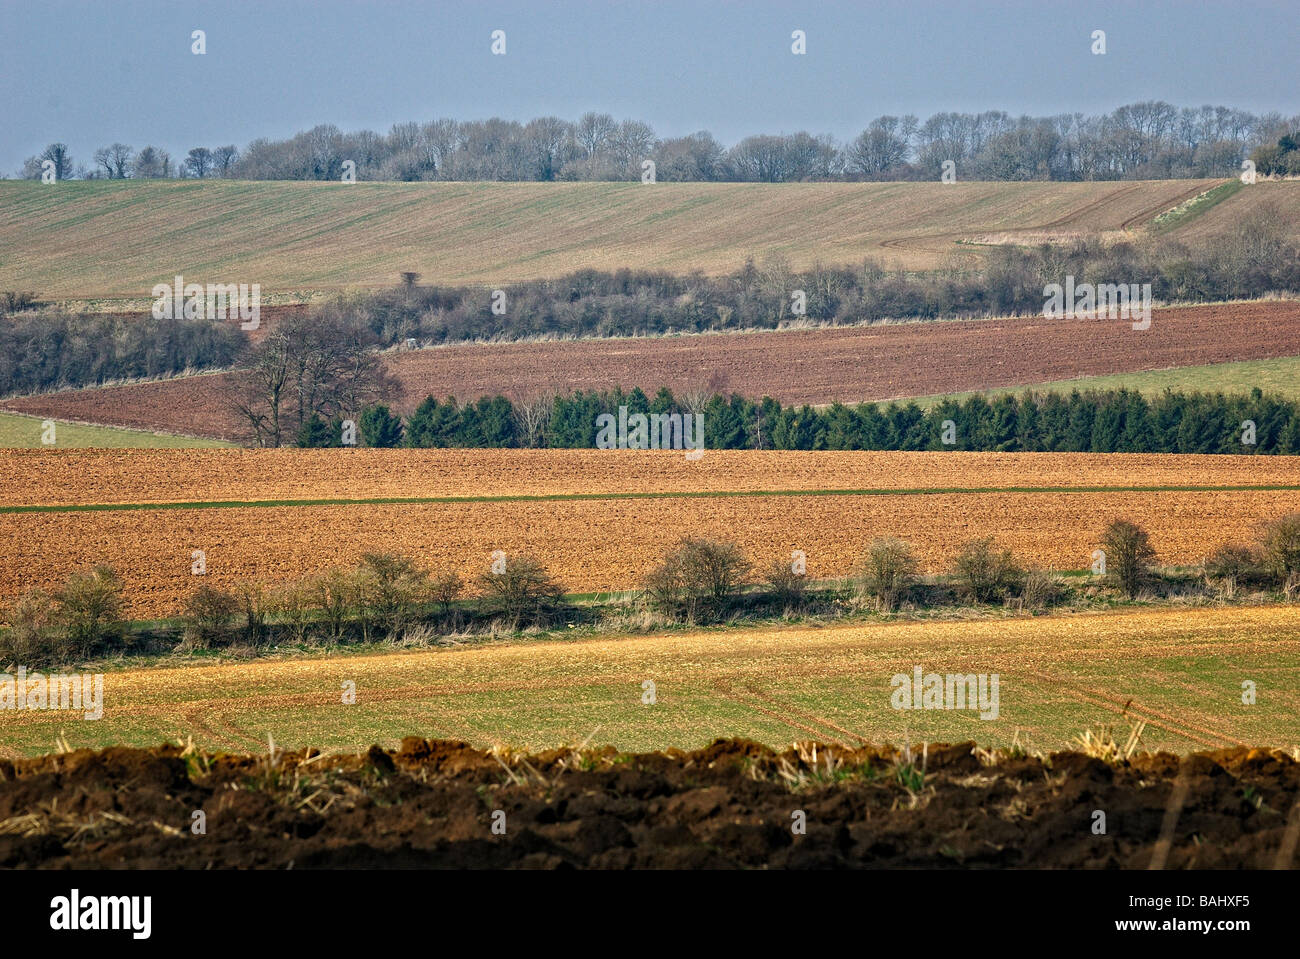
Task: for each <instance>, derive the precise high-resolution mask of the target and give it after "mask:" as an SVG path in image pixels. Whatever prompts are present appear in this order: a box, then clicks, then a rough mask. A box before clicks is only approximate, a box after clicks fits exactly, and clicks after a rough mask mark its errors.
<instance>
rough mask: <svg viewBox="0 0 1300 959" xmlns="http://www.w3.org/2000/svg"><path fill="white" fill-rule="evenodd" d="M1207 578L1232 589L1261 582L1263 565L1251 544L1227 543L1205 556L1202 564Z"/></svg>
mask: <svg viewBox="0 0 1300 959" xmlns="http://www.w3.org/2000/svg"><path fill="white" fill-rule="evenodd" d="M1201 568H1202V570H1203V571H1204V573H1205V578H1206V579H1210V580H1217V581H1219V582H1222V583H1224V584H1225V585H1226V586H1228V587H1229V588H1230V589H1233V588H1236V587H1237V586H1242V585H1246V584H1248V583H1254V582H1260V581H1261V579H1262V577H1263V573H1264V570H1263V566H1262V564H1261V562H1260V557H1259V555H1258V554H1257V553H1256V552H1255V551H1254V550H1253V549H1251V548H1250V547H1249V546H1241V545H1238V544H1235V543H1225V544H1224V545H1222V546H1220V547H1218V548H1217V549H1216V550H1215V551H1214V552H1213V553H1211V554H1210V555H1209V556H1207V557H1206V558H1205V562H1204V563H1203V564H1202V566H1201Z"/></svg>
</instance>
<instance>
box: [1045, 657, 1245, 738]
mask: <svg viewBox="0 0 1300 959" xmlns="http://www.w3.org/2000/svg"><path fill="white" fill-rule="evenodd" d="M1029 675H1031V676H1034V677H1035V678H1037V679H1039V680H1041V681H1042V682H1044V683H1047V684H1048V685H1050V686H1052V687H1055V688H1056V689H1059V690H1060V691H1061V692H1063V693H1065V694H1066V695H1068V696H1070V697H1072V698H1074V699H1077V700H1078V701H1079V702H1082V703H1087V704H1088V705H1090V706H1100V707H1102V708H1103V709H1106V710H1108V711H1110V712H1113V713H1115V714H1116V715H1118V716H1132V717H1133V718H1134V719H1138V720H1142V721H1143V722H1145V723H1147V724H1148V725H1150V726H1155V727H1156V728H1158V729H1163V730H1164V731H1165V732H1168V733H1173V734H1174V735H1175V736H1181V737H1183V738H1184V739H1187V740H1189V741H1191V742H1194V743H1196V744H1197V745H1199V746H1205V747H1208V748H1210V749H1221V748H1224V747H1230V746H1245V745H1246V743H1243V742H1242V741H1241V740H1239V739H1234V738H1232V737H1231V736H1225V735H1223V734H1222V733H1218V732H1215V731H1214V730H1212V729H1206V728H1205V727H1204V726H1200V725H1198V724H1195V723H1190V722H1186V721H1184V720H1179V719H1175V718H1174V717H1172V716H1170V715H1169V714H1167V713H1164V712H1161V711H1160V710H1158V709H1155V708H1153V707H1150V706H1146V705H1143V704H1142V703H1138V702H1136V701H1133V700H1128V699H1125V698H1124V697H1116V696H1113V695H1111V694H1110V693H1107V692H1104V691H1102V690H1097V689H1091V688H1089V687H1087V686H1083V685H1080V684H1079V683H1076V682H1072V681H1070V680H1068V679H1064V678H1062V677H1060V676H1056V675H1053V674H1051V673H1045V672H1042V671H1041V670H1038V671H1031V672H1030V674H1029ZM1216 740H1218V741H1217V742H1216Z"/></svg>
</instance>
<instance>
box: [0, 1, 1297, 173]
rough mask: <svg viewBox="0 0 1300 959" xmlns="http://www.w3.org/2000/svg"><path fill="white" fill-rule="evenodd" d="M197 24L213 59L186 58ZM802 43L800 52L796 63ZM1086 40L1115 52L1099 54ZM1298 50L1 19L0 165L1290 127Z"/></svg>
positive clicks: (1150, 26) (83, 15) (1164, 10)
mask: <svg viewBox="0 0 1300 959" xmlns="http://www.w3.org/2000/svg"><path fill="white" fill-rule="evenodd" d="M195 29H202V30H205V31H206V33H207V51H208V52H207V54H206V56H194V55H193V54H191V52H190V42H191V41H190V32H191V31H192V30H195ZM494 29H503V30H505V31H506V35H507V54H506V56H504V57H497V56H492V55H491V53H490V51H489V45H490V38H489V35H490V33H491V32H492V31H493V30H494ZM794 29H802V30H804V31H806V33H807V43H808V53H807V55H806V56H802V57H800V56H794V55H792V54H791V52H790V42H791V41H790V33H791V31H792V30H794ZM1094 29H1102V30H1105V31H1106V33H1107V43H1108V48H1109V49H1108V53H1107V55H1106V56H1093V55H1092V54H1091V52H1090V50H1089V46H1090V43H1091V40H1090V37H1089V35H1090V34H1091V32H1092V31H1093V30H1094ZM1297 51H1300V3H1297V2H1296V0H1244V2H1243V0H1236V2H1231V3H1215V2H1168V0H1166V2H1142V0H1127V2H1095V3H1061V2H1054V0H1039V2H1028V0H1002V2H985V3H974V2H965V3H962V2H928V0H861V2H856V3H852V2H826V3H821V2H811V0H805V2H803V3H790V2H776V0H755V2H744V3H742V2H722V0H673V2H656V3H651V2H625V3H611V2H573V0H564V2H549V0H533V2H473V3H469V2H462V3H455V4H453V3H438V2H430V0H425V2H415V0H393V2H361V0H315V2H298V0H292V2H290V0H255V2H192V0H141V2H131V0H91V2H60V0H42V2H38V3H33V2H30V0H0V104H3V122H2V123H0V170H3V171H5V172H6V173H8V174H9V175H13V173H14V172H15V171H16V170H17V168H18V167H19V166H20V165H21V163H22V160H23V158H24V157H27V156H31V155H32V154H34V153H36V152H38V151H39V150H40V149H41V148H42V147H44V146H45V144H47V143H49V142H51V141H54V140H63V141H64V142H66V143H68V145H69V146H70V148H71V152H72V155H73V158H74V160H75V161H76V162H77V163H78V164H83V163H84V164H86V165H87V166H89V165H91V153H92V152H93V150H94V149H95V148H96V147H97V146H102V145H105V144H107V143H110V142H112V141H114V140H121V141H123V142H125V143H128V144H131V145H132V146H134V147H136V148H137V149H138V148H139V147H142V146H144V145H145V144H146V143H153V144H155V145H158V146H161V147H163V148H165V149H168V150H169V151H170V152H171V153H172V155H173V157H182V156H183V155H184V152H185V151H186V150H188V149H189V148H190V147H192V146H200V145H203V146H216V145H219V144H222V143H234V144H236V145H237V146H240V147H243V145H244V144H246V143H247V142H248V141H249V140H250V139H252V138H254V137H259V136H267V137H273V138H281V137H286V136H289V135H291V134H293V133H295V132H297V131H298V130H302V129H306V128H308V127H311V126H314V125H315V124H317V123H334V124H337V125H338V126H339V127H341V128H343V129H345V130H348V129H357V128H360V127H369V128H371V129H375V130H378V131H380V132H383V131H385V130H386V129H387V128H388V127H389V126H390V125H391V124H392V123H395V122H399V121H405V120H430V119H433V118H435V117H438V116H450V117H454V118H456V119H476V118H483V117H488V116H493V115H496V116H502V117H506V118H510V119H520V120H524V119H528V118H531V117H534V116H541V115H548V114H554V115H556V116H560V117H564V118H566V119H576V117H577V116H578V115H580V114H581V113H583V112H585V111H586V110H601V111H606V112H609V113H612V114H614V115H615V116H616V117H618V118H620V119H622V118H624V117H633V118H636V119H640V120H645V121H647V122H649V123H650V124H652V125H653V126H654V128H655V130H656V132H657V133H658V134H659V135H660V136H666V135H680V134H684V133H690V132H692V131H694V130H698V129H708V130H711V131H712V132H713V133H714V134H715V135H716V136H717V137H718V138H719V139H720V140H721V141H722V142H723V143H724V144H727V145H730V144H731V143H733V142H735V141H736V140H737V139H739V138H740V137H742V136H745V135H748V134H751V133H759V132H771V133H775V132H793V131H795V130H799V129H806V130H808V131H809V132H812V133H831V134H833V135H834V136H836V137H837V138H838V139H841V140H844V139H847V138H849V137H852V136H854V135H856V134H857V133H858V132H859V131H860V130H861V129H862V128H863V127H864V126H865V125H866V124H867V122H868V121H869V120H870V119H871V118H872V117H874V116H877V115H879V114H881V113H916V114H918V115H919V116H921V118H922V119H924V118H925V116H927V115H928V114H930V113H933V112H936V111H938V110H984V109H1001V110H1006V111H1008V112H1010V113H1012V114H1013V115H1016V114H1021V113H1030V114H1035V115H1043V114H1052V113H1060V112H1067V111H1069V112H1073V111H1081V112H1084V113H1098V112H1105V111H1109V110H1111V109H1113V108H1114V107H1116V106H1119V105H1121V104H1123V103H1127V102H1132V101H1135V100H1146V99H1164V100H1168V101H1169V102H1171V103H1174V104H1175V105H1178V106H1198V105H1200V104H1202V103H1213V104H1216V105H1218V104H1222V105H1225V106H1234V107H1241V108H1244V109H1249V110H1253V111H1255V112H1266V111H1269V110H1278V111H1281V112H1283V113H1286V114H1294V113H1297V112H1300V57H1298V55H1297Z"/></svg>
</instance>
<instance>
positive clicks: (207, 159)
mask: <svg viewBox="0 0 1300 959" xmlns="http://www.w3.org/2000/svg"><path fill="white" fill-rule="evenodd" d="M185 168H186V169H187V170H189V171H190V173H192V174H194V175H195V176H196V177H198V178H199V179H200V180H202V179H203V178H204V177H205V176H207V175H208V171H209V170H210V169H212V151H211V150H209V149H208V148H207V147H195V148H194V149H193V150H191V151H190V152H189V156H187V157H186V158H185Z"/></svg>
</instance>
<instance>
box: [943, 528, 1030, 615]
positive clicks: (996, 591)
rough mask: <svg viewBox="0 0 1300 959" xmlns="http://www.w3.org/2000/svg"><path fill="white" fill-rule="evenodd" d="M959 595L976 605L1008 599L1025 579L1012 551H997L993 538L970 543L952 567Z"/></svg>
mask: <svg viewBox="0 0 1300 959" xmlns="http://www.w3.org/2000/svg"><path fill="white" fill-rule="evenodd" d="M952 572H953V575H954V576H955V577H956V579H957V588H958V591H959V592H960V593H961V594H962V595H963V596H964V597H966V598H967V599H971V600H974V601H975V602H977V603H991V602H993V601H995V600H1000V599H1003V598H1005V597H1006V596H1007V595H1008V594H1009V593H1010V592H1011V591H1012V590H1013V589H1015V587H1016V585H1017V584H1018V583H1019V582H1020V581H1021V579H1022V578H1023V577H1024V571H1023V570H1022V569H1021V568H1020V566H1019V565H1018V564H1017V563H1016V561H1015V557H1014V556H1012V554H1011V550H1009V549H1001V550H1000V549H998V548H997V546H996V544H994V542H993V539H992V537H986V538H984V539H975V540H971V541H970V542H969V543H967V544H966V545H965V546H964V547H962V551H961V552H960V553H958V554H957V556H956V558H955V559H954V560H953V563H952Z"/></svg>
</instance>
